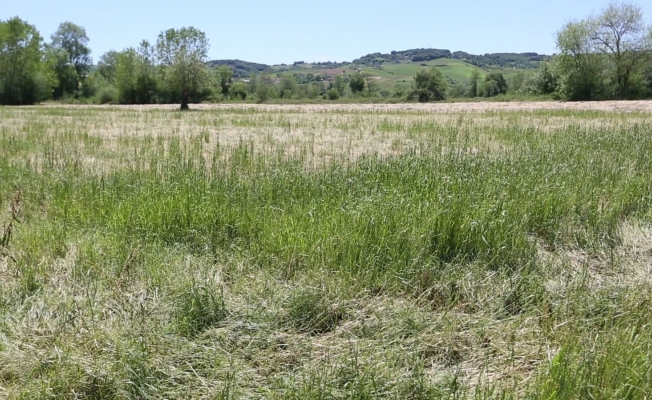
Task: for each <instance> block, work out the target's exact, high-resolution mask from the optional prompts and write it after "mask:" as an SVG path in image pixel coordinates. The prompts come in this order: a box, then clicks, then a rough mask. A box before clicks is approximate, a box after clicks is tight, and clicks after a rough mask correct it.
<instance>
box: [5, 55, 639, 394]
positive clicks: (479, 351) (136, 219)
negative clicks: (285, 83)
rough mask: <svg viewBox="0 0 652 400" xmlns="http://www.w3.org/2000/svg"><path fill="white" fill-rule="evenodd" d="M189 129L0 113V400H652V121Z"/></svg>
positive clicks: (258, 123) (450, 114)
mask: <svg viewBox="0 0 652 400" xmlns="http://www.w3.org/2000/svg"><path fill="white" fill-rule="evenodd" d="M430 62H434V63H435V64H436V63H437V60H433V61H430ZM410 73H411V72H410ZM173 108H174V106H134V107H117V106H112V107H91V106H89V107H83V106H79V107H65V106H37V107H16V108H0V206H1V208H0V397H6V398H25V399H27V398H29V399H45V398H102V399H112V398H217V399H236V398H271V399H368V398H391V399H404V398H412V399H429V398H480V399H483V398H496V397H503V398H542V399H553V398H559V399H567V398H631V399H639V398H640V399H642V398H649V397H650V396H651V395H652V333H651V332H652V330H651V329H650V320H652V290H651V289H652V281H651V279H650V278H651V277H652V275H650V274H651V271H650V265H652V179H650V177H651V176H652V158H650V157H649V155H650V154H652V103H651V102H645V101H639V102H611V103H610V102H603V103H573V104H566V103H536V104H530V103H521V104H518V103H491V104H485V103H473V104H423V105H419V104H402V105H297V106H294V105H247V104H240V105H204V106H195V107H192V108H194V110H193V111H191V112H179V111H175V110H174V109H173Z"/></svg>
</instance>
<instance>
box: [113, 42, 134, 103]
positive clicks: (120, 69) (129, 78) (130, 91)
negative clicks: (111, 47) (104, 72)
mask: <svg viewBox="0 0 652 400" xmlns="http://www.w3.org/2000/svg"><path fill="white" fill-rule="evenodd" d="M137 71H138V53H137V52H136V50H135V49H134V48H132V47H130V48H128V49H126V50H124V51H122V52H120V53H118V55H117V57H116V66H115V86H116V88H117V89H118V93H119V95H118V101H120V103H123V104H136V103H137V102H138V101H137V93H136V92H137V90H136V83H137V79H138V73H137Z"/></svg>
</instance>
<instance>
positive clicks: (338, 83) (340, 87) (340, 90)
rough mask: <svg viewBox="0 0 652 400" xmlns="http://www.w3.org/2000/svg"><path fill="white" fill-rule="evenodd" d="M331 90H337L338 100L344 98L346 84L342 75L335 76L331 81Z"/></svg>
mask: <svg viewBox="0 0 652 400" xmlns="http://www.w3.org/2000/svg"><path fill="white" fill-rule="evenodd" d="M333 88H334V89H335V90H337V94H338V98H339V97H341V96H344V91H345V90H346V82H345V81H344V77H343V76H342V75H335V78H334V79H333Z"/></svg>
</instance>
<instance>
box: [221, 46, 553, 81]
mask: <svg viewBox="0 0 652 400" xmlns="http://www.w3.org/2000/svg"><path fill="white" fill-rule="evenodd" d="M547 57H548V56H546V55H543V54H537V53H491V54H484V55H482V54H480V55H476V54H469V53H466V52H464V51H456V52H451V51H450V50H445V49H410V50H402V51H392V52H391V53H386V54H382V53H372V54H367V55H366V56H363V57H360V58H358V59H355V60H353V62H330V61H327V62H317V63H305V62H303V61H296V62H295V63H293V64H292V65H286V64H281V65H275V66H271V65H266V64H258V63H252V62H247V61H242V60H214V61H210V62H209V65H210V66H218V65H228V66H229V67H231V69H233V71H234V73H235V77H236V78H244V77H247V76H249V75H251V74H252V73H260V72H275V71H279V70H280V71H292V70H297V69H304V68H305V67H306V66H308V65H309V66H310V68H312V69H319V70H335V69H341V68H345V67H350V66H351V65H358V66H360V67H374V68H382V67H383V66H385V65H386V64H401V63H424V62H428V61H432V60H438V59H444V58H448V59H452V60H461V61H464V62H465V63H468V64H471V65H474V66H476V67H479V68H482V69H484V70H490V69H496V68H512V69H532V68H536V67H538V65H539V63H540V62H541V61H543V60H545V59H546V58H547Z"/></svg>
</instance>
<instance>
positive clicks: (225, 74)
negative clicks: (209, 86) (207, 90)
mask: <svg viewBox="0 0 652 400" xmlns="http://www.w3.org/2000/svg"><path fill="white" fill-rule="evenodd" d="M213 76H214V79H215V82H216V85H217V86H219V88H220V90H221V91H222V94H223V95H224V96H227V97H228V96H229V95H230V93H229V90H230V88H231V85H232V84H233V70H232V69H231V68H229V67H227V66H226V65H220V66H219V67H217V68H213Z"/></svg>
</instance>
